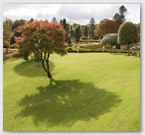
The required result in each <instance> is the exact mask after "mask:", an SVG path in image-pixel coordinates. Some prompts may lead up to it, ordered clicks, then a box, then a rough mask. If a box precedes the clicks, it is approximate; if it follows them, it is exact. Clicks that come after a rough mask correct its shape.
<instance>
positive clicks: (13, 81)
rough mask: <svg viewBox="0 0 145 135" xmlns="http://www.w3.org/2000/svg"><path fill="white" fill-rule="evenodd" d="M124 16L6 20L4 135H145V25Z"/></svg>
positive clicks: (4, 31) (4, 46)
mask: <svg viewBox="0 0 145 135" xmlns="http://www.w3.org/2000/svg"><path fill="white" fill-rule="evenodd" d="M126 11H127V9H126V8H125V7H124V6H121V7H120V9H119V13H116V14H115V15H114V16H113V19H112V20H111V19H106V18H105V19H103V20H101V21H100V22H99V23H98V24H96V23H95V20H94V18H91V19H90V22H89V24H86V25H81V24H77V23H74V24H69V23H67V21H66V19H62V20H60V22H58V21H56V18H55V17H54V18H53V19H52V21H48V20H45V21H42V20H35V19H31V20H24V19H21V20H15V21H14V22H13V21H12V20H11V19H6V20H5V21H4V22H3V26H4V27H3V28H4V29H3V72H4V74H3V80H4V83H3V96H4V102H3V104H4V111H3V112H4V114H3V118H4V121H3V124H4V130H5V131H140V24H134V23H133V22H129V21H125V15H124V14H125V12H126ZM122 14H123V15H124V16H122ZM121 17H122V18H121Z"/></svg>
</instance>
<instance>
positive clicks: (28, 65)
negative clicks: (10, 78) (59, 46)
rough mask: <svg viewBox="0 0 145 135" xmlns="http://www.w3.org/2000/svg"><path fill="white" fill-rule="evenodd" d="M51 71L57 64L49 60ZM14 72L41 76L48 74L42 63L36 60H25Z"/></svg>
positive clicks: (22, 74)
mask: <svg viewBox="0 0 145 135" xmlns="http://www.w3.org/2000/svg"><path fill="white" fill-rule="evenodd" d="M49 64H50V71H51V72H52V71H53V69H54V67H55V65H54V63H53V62H51V61H49ZM13 70H14V72H15V73H17V74H19V75H21V76H26V77H41V76H44V75H46V73H45V71H44V69H43V68H42V66H41V64H38V63H37V62H35V61H34V60H30V61H24V62H22V63H20V64H18V65H16V66H15V67H14V68H13Z"/></svg>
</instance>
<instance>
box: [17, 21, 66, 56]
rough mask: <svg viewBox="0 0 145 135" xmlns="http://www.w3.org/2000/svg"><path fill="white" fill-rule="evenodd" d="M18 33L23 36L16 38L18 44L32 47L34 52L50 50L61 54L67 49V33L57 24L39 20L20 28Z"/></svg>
mask: <svg viewBox="0 0 145 135" xmlns="http://www.w3.org/2000/svg"><path fill="white" fill-rule="evenodd" d="M17 32H19V33H21V35H22V36H21V37H15V41H16V43H17V44H19V45H21V46H23V47H24V46H25V47H26V46H27V47H30V48H31V50H33V51H34V50H35V51H36V50H37V49H38V48H39V49H40V48H41V51H44V50H45V51H46V50H48V51H50V53H52V52H56V53H58V54H61V51H62V50H63V49H64V48H65V44H64V43H65V35H66V32H65V30H64V28H63V27H62V26H61V25H60V24H58V23H56V22H48V21H37V20H35V21H33V22H26V23H25V25H23V26H19V27H18V30H17ZM60 48H61V49H62V50H60ZM62 52H64V51H62Z"/></svg>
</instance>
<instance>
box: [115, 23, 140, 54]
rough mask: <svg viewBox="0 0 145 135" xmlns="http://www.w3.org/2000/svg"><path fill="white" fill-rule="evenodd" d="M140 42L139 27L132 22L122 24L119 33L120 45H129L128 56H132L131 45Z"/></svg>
mask: <svg viewBox="0 0 145 135" xmlns="http://www.w3.org/2000/svg"><path fill="white" fill-rule="evenodd" d="M137 42H138V31H137V27H136V26H135V25H134V24H133V23H132V22H124V23H123V24H121V26H120V28H119V31H118V43H119V44H123V45H127V48H128V56H129V55H130V45H131V43H137Z"/></svg>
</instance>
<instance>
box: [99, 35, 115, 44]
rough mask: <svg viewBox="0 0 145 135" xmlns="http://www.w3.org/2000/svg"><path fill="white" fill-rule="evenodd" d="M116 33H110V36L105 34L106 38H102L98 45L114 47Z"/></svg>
mask: <svg viewBox="0 0 145 135" xmlns="http://www.w3.org/2000/svg"><path fill="white" fill-rule="evenodd" d="M117 36H118V34H117V33H112V34H107V35H106V36H104V37H103V38H102V40H101V42H100V44H102V45H105V44H108V45H114V44H117Z"/></svg>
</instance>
